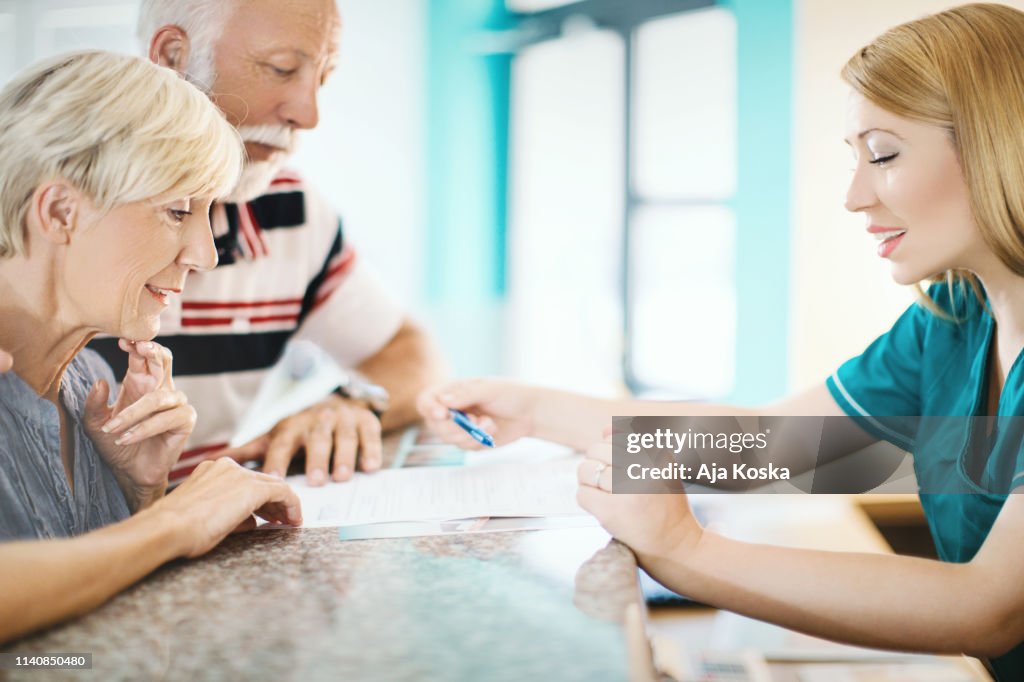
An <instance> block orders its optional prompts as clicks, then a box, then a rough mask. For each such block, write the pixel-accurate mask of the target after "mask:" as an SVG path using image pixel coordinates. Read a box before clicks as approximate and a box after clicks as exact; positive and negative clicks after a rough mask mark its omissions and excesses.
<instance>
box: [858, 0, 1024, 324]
mask: <svg viewBox="0 0 1024 682" xmlns="http://www.w3.org/2000/svg"><path fill="white" fill-rule="evenodd" d="M842 77H843V80H845V81H846V82H847V83H849V84H850V85H851V86H852V87H853V88H854V89H855V90H856V91H857V92H859V93H860V94H861V95H863V96H864V97H865V98H866V99H868V100H869V101H871V102H872V103H874V104H876V105H877V106H879V107H881V108H883V109H885V110H887V111H890V112H892V113H894V114H896V115H897V116H902V117H904V118H908V119H913V120H916V121H921V122H924V123H929V124H932V125H936V126H940V127H943V128H946V129H948V130H949V131H950V137H951V139H952V142H953V145H954V148H955V149H956V153H957V158H958V159H959V160H960V168H961V171H962V172H963V175H964V179H965V180H966V182H967V190H968V193H969V195H970V202H971V212H972V214H973V217H974V220H975V222H976V223H977V226H978V229H979V231H980V232H981V235H982V238H983V239H984V240H985V243H986V244H987V245H988V247H989V248H990V249H991V250H992V252H993V253H995V255H996V256H997V257H998V258H999V260H1000V261H1002V262H1003V263H1004V264H1005V265H1006V266H1007V267H1008V268H1009V269H1010V270H1012V271H1013V272H1014V273H1016V274H1018V275H1021V276H1024V13H1022V12H1020V11H1018V10H1016V9H1013V8H1011V7H1006V6H1004V5H996V4H972V5H962V6H960V7H954V8H952V9H949V10H946V11H944V12H939V13H938V14H933V15H930V16H927V17H924V18H922V19H918V20H916V21H911V22H907V23H905V24H902V25H900V26H896V27H895V28H891V29H889V30H888V31H886V32H885V33H883V34H882V35H881V36H879V37H878V38H876V39H875V40H874V41H873V42H872V43H871V44H869V45H867V46H866V47H864V48H862V49H861V50H860V51H858V52H857V53H856V54H855V55H854V56H853V57H851V58H850V60H849V61H848V62H847V63H846V65H845V66H844V67H843V70H842ZM934 279H936V280H945V281H947V282H948V283H949V286H950V288H951V289H952V287H953V284H954V283H955V282H957V281H961V282H964V283H967V284H970V286H971V288H972V289H973V290H974V291H975V293H976V294H978V295H979V298H980V296H981V289H980V286H979V283H978V280H977V278H976V277H974V275H973V274H971V273H969V272H967V271H963V270H954V271H949V272H942V273H936V275H935V277H934ZM918 290H919V291H921V289H920V285H918ZM921 293H922V296H923V297H924V299H925V304H926V305H927V307H929V308H930V309H932V310H934V311H936V312H938V311H937V309H936V308H935V307H934V305H930V303H931V299H929V298H928V297H927V296H924V294H923V292H921ZM951 293H952V292H951Z"/></svg>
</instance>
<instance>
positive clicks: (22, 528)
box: [0, 52, 301, 641]
mask: <svg viewBox="0 0 1024 682" xmlns="http://www.w3.org/2000/svg"><path fill="white" fill-rule="evenodd" d="M0 149H3V150H4V152H3V154H2V155H0V319H2V320H3V324H2V326H0V348H3V349H4V352H0V370H9V369H10V367H11V363H12V362H13V371H7V372H6V373H0V540H5V541H12V542H7V543H5V544H2V545H0V641H3V640H8V639H11V638H13V637H15V636H18V635H22V634H25V633H27V632H29V631H31V630H33V629H36V628H38V627H41V626H43V625H46V624H49V623H51V622H54V621H57V620H59V619H61V618H65V617H67V616H70V615H74V614H78V613H81V612H84V611H87V610H89V609H91V608H93V607H95V606H96V605H98V604H100V603H101V602H103V601H104V600H105V599H107V598H108V597H110V596H111V595H113V594H115V593H116V592H117V591H119V590H121V589H123V588H124V587H126V586H128V585H130V584H131V583H133V582H134V581H136V580H138V579H139V578H140V577H142V576H144V575H146V574H147V573H149V572H150V571H152V570H153V569H155V568H156V567H158V566H159V565H161V564H162V563H164V562H166V561H168V560H170V559H173V558H176V557H185V556H188V557H191V556H197V555H199V554H202V553H203V552H206V551H207V550H209V549H210V548H212V547H213V546H214V545H216V544H217V542H219V541H220V540H221V539H222V538H223V537H224V536H225V535H227V534H228V533H230V532H231V531H232V530H234V529H236V528H239V527H245V526H247V525H251V524H252V523H253V517H252V514H253V512H255V513H257V514H259V515H260V516H262V517H263V518H265V519H267V520H269V521H273V522H282V523H297V522H300V520H301V519H300V512H299V504H298V500H297V499H296V498H295V496H294V494H293V493H292V492H291V490H290V489H289V488H288V487H287V486H286V485H285V484H284V483H283V482H281V481H279V480H278V479H275V478H273V477H270V476H267V475H264V474H258V473H255V472H250V471H247V470H245V469H242V468H241V467H239V466H238V465H236V464H234V463H232V462H230V461H228V460H224V461H218V462H216V463H206V464H204V465H203V466H202V467H200V468H199V469H197V470H196V472H195V473H194V474H193V475H192V477H191V478H190V479H189V480H187V481H186V482H185V483H184V484H182V485H181V486H180V487H179V488H178V489H177V490H175V491H174V493H173V494H171V495H169V496H167V497H164V490H165V487H166V484H167V474H168V471H169V469H170V467H171V465H172V464H173V463H174V462H175V461H176V460H177V458H178V456H179V455H180V454H181V449H182V447H183V445H184V443H185V439H186V438H187V436H188V435H189V433H190V432H191V430H192V425H193V423H194V422H195V412H194V410H193V409H192V408H191V406H189V404H188V402H187V400H186V398H185V396H184V395H182V394H181V393H180V392H177V391H175V389H174V383H173V381H172V379H171V357H170V354H169V353H168V352H167V351H166V350H165V349H163V348H162V347H160V346H159V345H157V344H154V343H152V342H151V341H149V339H152V338H153V337H154V336H155V335H156V333H157V331H158V329H159V316H160V312H161V311H162V310H164V309H165V308H166V307H167V306H169V305H171V304H172V301H173V298H174V296H175V295H176V294H177V293H179V292H180V291H181V288H182V287H183V286H184V284H185V278H186V277H187V275H188V274H189V272H191V271H193V270H203V269H208V268H211V267H213V266H214V265H215V264H216V260H217V259H216V252H215V250H214V244H213V238H212V234H211V230H210V224H209V220H208V211H209V207H210V203H211V201H212V199H213V198H214V197H216V196H218V195H221V194H223V193H224V192H225V191H227V190H229V189H230V188H231V186H232V185H233V183H234V182H235V181H236V179H237V177H238V173H239V167H240V163H241V153H242V152H241V145H240V143H239V141H238V138H237V135H236V133H235V132H234V131H233V129H232V128H231V126H230V125H228V123H227V122H226V121H225V120H224V119H223V118H222V116H221V115H220V113H219V112H218V111H217V109H216V108H215V107H214V105H213V104H211V103H210V102H209V100H208V99H207V98H206V97H205V96H204V95H202V94H201V93H200V92H199V91H198V90H196V89H195V88H193V87H192V86H191V85H189V84H187V83H186V82H185V81H184V80H182V79H180V78H179V77H178V76H177V75H176V74H175V73H174V72H172V71H170V70H167V69H164V68H161V67H157V66H154V65H152V64H150V63H148V62H146V61H144V60H142V59H137V58H132V57H126V56H118V55H114V54H108V53H104V52H81V53H75V54H69V55H65V56H61V57H59V58H56V59H53V60H50V61H48V62H45V63H42V64H38V65H36V66H34V67H31V68H29V69H28V70H27V71H25V72H24V73H22V74H21V75H20V76H18V77H17V78H16V79H15V80H14V81H12V82H11V83H10V84H8V85H7V86H6V87H5V88H4V89H3V91H2V92H0ZM98 333H105V334H110V335H113V336H117V337H120V339H121V341H120V345H121V348H122V349H123V350H124V351H125V352H126V353H127V354H128V357H129V368H128V371H127V373H126V375H125V376H124V378H123V380H122V382H121V384H120V386H119V387H117V388H115V386H116V384H115V380H114V377H113V376H112V374H111V371H110V369H109V367H108V366H107V365H106V364H105V363H104V362H103V361H102V360H100V359H99V357H98V356H97V355H95V354H94V353H92V352H91V351H83V350H82V348H83V346H84V345H85V344H86V342H87V341H88V340H89V339H90V338H91V337H93V336H94V335H96V334H98Z"/></svg>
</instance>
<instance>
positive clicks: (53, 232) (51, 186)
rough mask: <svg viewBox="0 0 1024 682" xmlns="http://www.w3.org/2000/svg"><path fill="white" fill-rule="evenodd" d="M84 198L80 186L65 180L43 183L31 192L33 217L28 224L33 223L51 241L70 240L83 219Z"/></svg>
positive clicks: (60, 243) (41, 235)
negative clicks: (81, 218) (76, 186)
mask: <svg viewBox="0 0 1024 682" xmlns="http://www.w3.org/2000/svg"><path fill="white" fill-rule="evenodd" d="M83 199H84V197H83V196H82V193H81V192H80V191H79V190H77V189H76V188H74V187H72V186H71V185H69V184H68V183H66V182H64V181H60V180H58V181H54V182H48V183H44V184H42V185H40V186H39V187H37V188H36V191H35V192H34V193H33V194H32V217H33V218H34V220H32V221H31V222H30V223H29V227H30V228H31V227H33V226H34V227H35V228H36V230H37V231H38V233H39V236H40V237H42V238H43V239H45V240H46V241H47V242H50V243H51V244H57V245H66V244H68V243H69V242H70V241H71V236H72V233H73V232H74V230H75V227H76V226H77V223H78V221H79V219H80V213H81V211H82V208H83V207H82V201H83ZM33 224H34V225H33Z"/></svg>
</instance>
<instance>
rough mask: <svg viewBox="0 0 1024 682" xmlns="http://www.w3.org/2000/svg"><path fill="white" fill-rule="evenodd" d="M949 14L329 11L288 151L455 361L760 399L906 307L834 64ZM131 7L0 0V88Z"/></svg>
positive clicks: (903, 9) (509, 8)
mask: <svg viewBox="0 0 1024 682" xmlns="http://www.w3.org/2000/svg"><path fill="white" fill-rule="evenodd" d="M952 4H955V3H948V2H937V1H934V0H900V1H899V2H892V1H891V0H727V1H724V2H718V3H716V2H710V1H706V0H577V1H576V2H564V1H559V0H505V1H502V0H339V6H340V8H341V11H342V16H343V20H344V24H345V28H344V34H343V37H342V54H341V57H342V58H341V63H340V64H341V65H340V68H339V70H338V71H337V73H336V75H335V76H333V77H332V79H331V80H330V82H329V83H328V84H327V85H326V86H325V87H324V89H323V90H322V96H321V123H320V126H319V128H318V129H317V130H315V131H311V132H308V133H306V134H305V135H304V136H303V144H302V147H301V149H300V151H299V153H298V155H297V157H296V158H295V160H294V164H293V165H294V166H295V167H296V168H298V169H299V170H300V171H301V172H302V173H303V174H304V175H305V176H306V177H307V178H309V179H310V180H311V181H312V182H313V183H315V184H316V185H317V186H319V188H320V189H321V190H322V191H323V192H324V193H326V195H327V196H328V197H330V199H331V200H332V201H333V202H334V204H335V205H336V206H337V208H338V210H339V212H340V213H341V214H342V216H343V218H344V220H345V226H346V230H347V234H348V237H349V239H350V240H351V241H352V243H354V244H355V245H356V247H357V248H358V250H359V251H360V252H361V254H362V256H363V257H364V258H365V259H367V260H369V261H371V262H372V263H374V265H375V266H376V268H377V270H378V271H380V273H382V274H383V276H384V277H385V279H386V280H387V281H388V282H389V283H390V286H391V287H392V289H393V291H394V293H395V294H396V295H397V296H398V297H400V298H401V299H402V300H403V301H405V302H406V303H407V304H408V306H409V307H410V309H412V310H413V311H415V314H416V316H417V317H418V318H419V319H420V320H421V321H423V322H424V323H425V324H426V325H427V326H428V327H429V328H430V329H431V330H432V331H433V332H434V333H435V334H436V336H437V337H438V338H439V339H440V340H441V342H442V344H443V346H444V348H445V350H446V353H447V354H448V356H449V357H450V359H451V361H452V364H453V367H454V368H455V371H456V372H458V373H459V374H504V375H511V376H516V377H520V378H523V379H527V380H531V381H535V382H540V383H544V384H548V385H553V386H562V387H571V388H576V389H580V390H588V391H592V392H598V393H605V394H607V393H614V392H621V391H627V390H628V391H634V392H641V393H645V394H649V395H661V396H668V395H672V396H683V397H696V398H712V399H725V400H732V401H738V402H741V403H750V404H752V403H758V402H763V401H767V400H770V399H773V398H775V397H778V396H779V395H781V394H783V393H784V392H786V391H788V390H791V389H796V388H800V387H802V386H806V385H808V384H811V383H814V382H818V381H822V380H823V379H824V378H825V376H827V375H828V374H829V373H831V372H832V371H833V370H834V368H835V367H836V366H837V365H838V364H839V363H840V362H842V361H843V360H844V359H846V358H848V357H850V356H852V355H855V354H857V353H858V352H860V351H861V350H862V349H863V348H864V346H865V345H866V344H867V343H868V342H870V340H871V339H873V338H874V337H875V336H876V335H877V334H879V333H881V332H882V331H884V330H885V329H886V328H887V326H888V325H889V324H890V323H891V322H892V321H893V320H894V319H895V318H896V316H897V315H898V314H899V312H900V311H902V310H903V309H904V308H905V307H906V305H907V304H908V303H909V302H910V301H911V300H913V296H912V294H911V293H910V292H909V291H908V290H906V289H904V288H901V287H898V286H897V285H895V284H893V283H892V281H891V280H890V279H889V276H888V268H887V266H886V264H885V263H884V262H882V261H880V260H879V259H878V258H877V256H875V254H874V243H873V240H871V239H870V238H868V236H867V235H866V234H865V232H864V227H865V226H864V220H863V218H862V217H861V216H855V215H850V214H848V213H846V212H845V211H844V209H843V201H844V197H845V191H846V185H847V182H848V180H849V176H850V167H851V165H852V161H851V156H850V152H849V151H848V149H847V148H846V145H845V144H843V142H842V138H843V136H844V134H845V132H844V111H845V105H846V90H845V87H844V86H843V84H842V83H841V82H840V80H839V77H838V73H839V70H840V68H841V67H842V65H843V63H844V62H845V61H846V59H847V58H848V57H849V56H850V55H851V54H853V52H854V51H855V50H856V49H857V48H859V47H861V46H862V45H864V44H865V43H867V42H869V41H870V40H871V39H872V38H873V37H874V36H876V35H877V34H878V33H880V32H882V31H883V30H885V29H886V28H887V27H889V26H892V25H895V24H897V23H900V22H903V21H906V20H908V19H913V18H916V17H918V16H921V15H923V14H927V13H931V12H935V11H938V10H941V9H944V8H946V7H949V6H951V5H952ZM1007 4H1013V5H1016V6H1019V7H1024V1H1022V2H1012V3H1007ZM136 13H137V7H136V2H134V1H133V0H121V1H119V0H0V79H3V80H6V79H7V78H9V77H10V75H11V74H12V73H14V71H16V70H17V69H18V68H20V67H22V66H24V65H26V64H28V63H30V62H32V61H33V60H35V59H37V58H40V57H43V56H46V55H49V54H52V53H55V52H61V51H65V50H70V49H74V48H80V47H103V48H107V49H114V50H120V51H125V52H134V53H138V52H139V47H138V46H137V45H136V42H135V39H134V25H135V18H136ZM0 153H2V151H0Z"/></svg>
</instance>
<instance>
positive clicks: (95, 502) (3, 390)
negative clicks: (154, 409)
mask: <svg viewBox="0 0 1024 682" xmlns="http://www.w3.org/2000/svg"><path fill="white" fill-rule="evenodd" d="M98 379H106V381H107V383H108V384H109V385H110V386H111V387H112V389H113V387H114V386H116V382H115V381H114V376H113V373H112V372H111V371H110V367H109V365H107V363H106V362H104V360H103V359H102V358H101V357H100V356H99V355H98V354H96V353H95V352H94V351H91V350H83V351H81V352H80V353H79V354H78V355H77V356H75V359H74V360H72V361H71V364H70V365H69V366H68V369H67V371H66V372H65V374H64V379H63V381H62V382H61V391H60V395H61V400H63V401H64V406H65V408H66V409H67V412H68V415H69V416H70V418H71V420H72V421H71V423H70V424H69V426H70V428H72V429H73V430H74V449H75V461H74V479H75V490H74V492H73V493H72V491H71V486H70V485H69V484H68V479H67V476H66V475H65V473H64V465H63V463H62V462H61V458H60V416H59V414H58V413H57V407H56V406H55V405H54V404H53V403H51V402H50V401H48V400H45V399H44V398H40V397H39V396H38V395H36V392H35V391H33V390H32V389H31V388H30V387H29V386H28V384H26V383H25V382H24V381H22V380H21V379H20V378H19V377H18V376H17V374H15V373H14V372H7V373H6V374H0V541H6V540H18V539H35V538H61V537H69V536H73V535H80V534H82V533H87V532H89V531H91V530H96V529H97V528H101V527H103V526H106V525H108V524H111V523H114V522H116V521H121V520H123V519H126V518H128V516H129V515H130V514H129V511H128V503H127V501H126V500H125V498H124V494H123V493H122V492H121V488H120V487H119V486H118V485H117V480H116V479H115V478H114V474H113V472H112V471H111V470H110V467H108V466H107V464H106V462H104V461H103V458H102V457H101V456H100V454H99V452H97V451H96V447H95V446H94V445H93V443H92V441H91V440H89V437H88V436H87V435H86V433H85V427H84V425H83V424H82V412H83V410H84V409H85V398H86V396H87V395H88V394H89V390H90V389H91V388H92V385H93V384H94V383H95V382H96V381H97V380H98Z"/></svg>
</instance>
